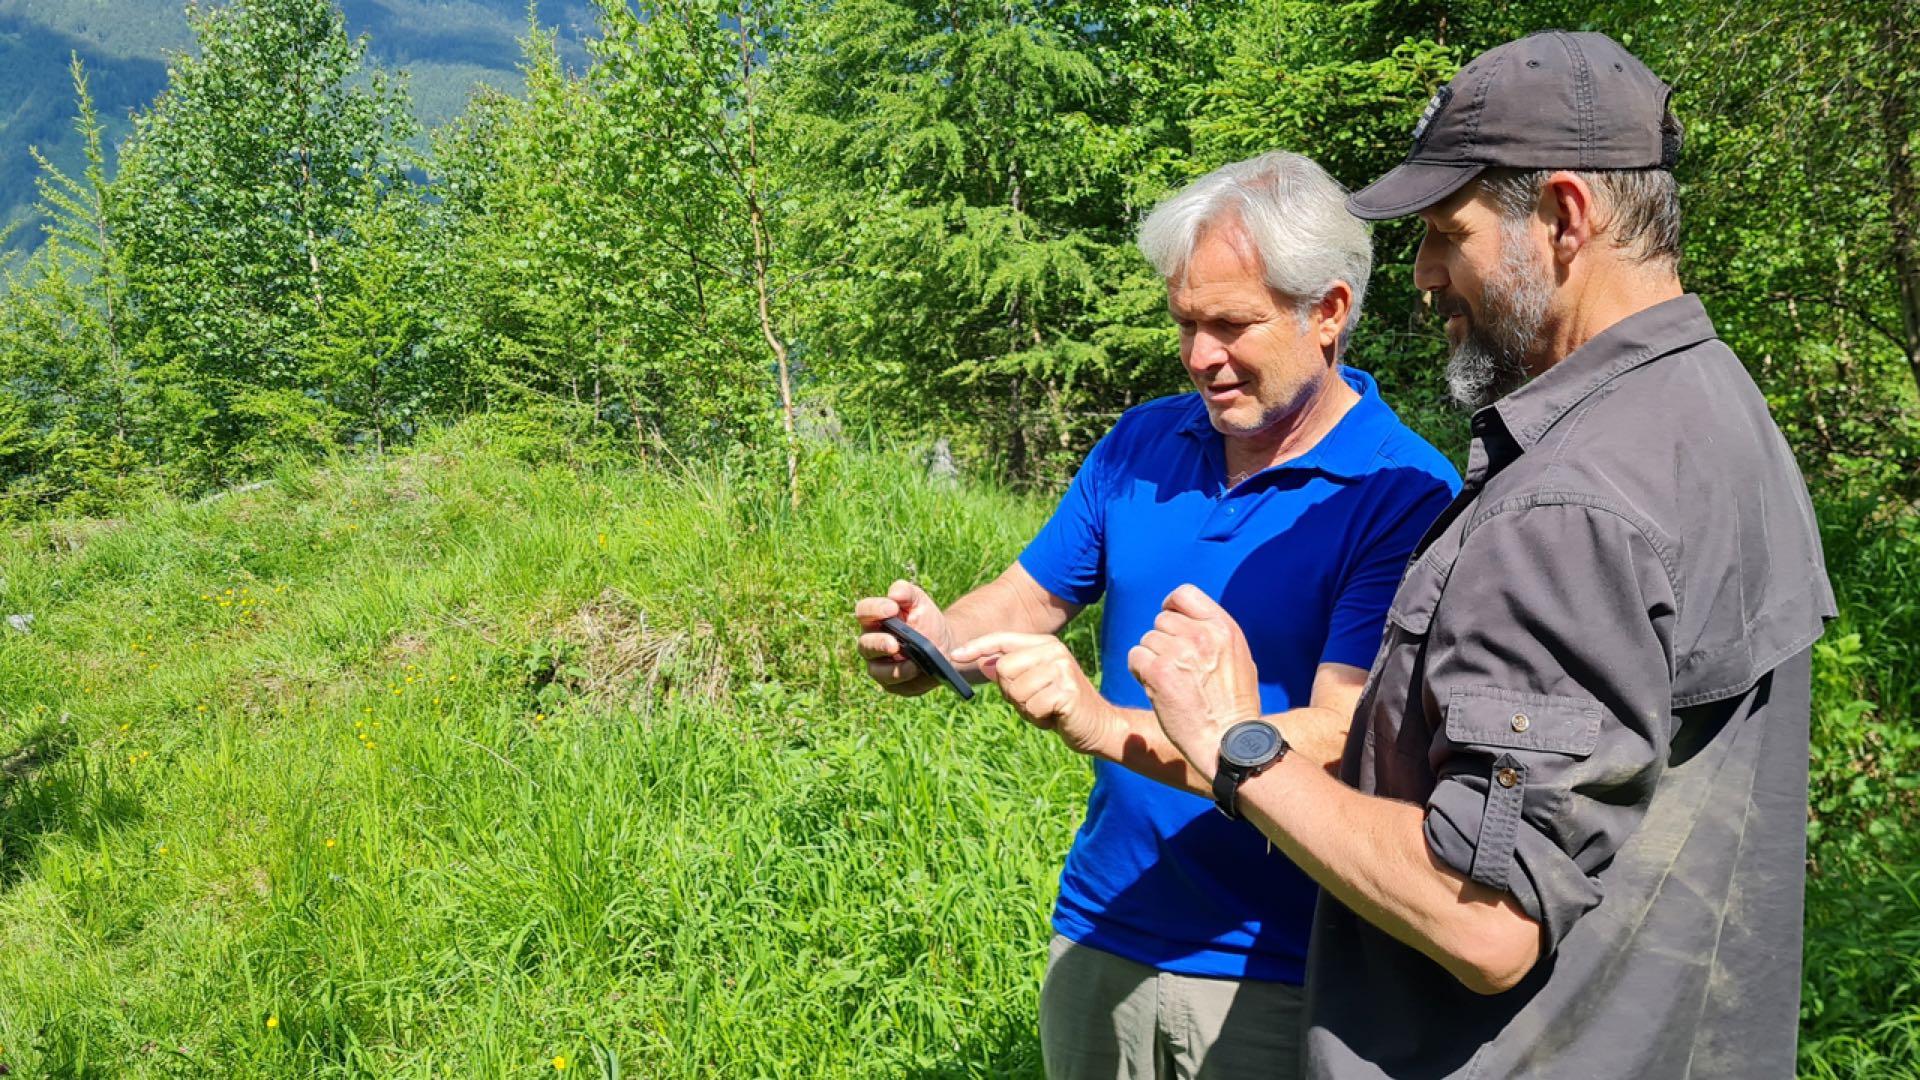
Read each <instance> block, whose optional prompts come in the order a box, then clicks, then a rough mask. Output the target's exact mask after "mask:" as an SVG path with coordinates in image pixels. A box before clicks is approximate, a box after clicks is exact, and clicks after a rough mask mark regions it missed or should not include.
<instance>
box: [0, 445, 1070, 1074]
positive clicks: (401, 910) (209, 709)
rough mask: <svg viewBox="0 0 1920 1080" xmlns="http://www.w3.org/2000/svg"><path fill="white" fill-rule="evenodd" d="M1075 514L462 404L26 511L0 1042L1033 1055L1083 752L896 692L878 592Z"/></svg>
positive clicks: (5, 672) (314, 1059)
mask: <svg viewBox="0 0 1920 1080" xmlns="http://www.w3.org/2000/svg"><path fill="white" fill-rule="evenodd" d="M1040 512H1041V510H1040V508H1039V507H1038V506H1037V505H1036V504H1034V503H1032V502H1028V501H1022V500H1018V499H1015V498H1012V497H1009V496H1005V495H1001V494H997V493H994V492H991V491H987V490H982V489H976V488H960V489H952V490H939V489H935V488H933V487H931V486H929V485H927V484H925V483H923V482H920V481H919V480H918V479H917V470H916V469H914V468H913V467H912V466H911V465H910V464H908V463H907V462H905V461H901V460H894V459H890V458H884V457H881V458H866V457H860V458H849V459H845V460H842V461H839V462H837V463H836V462H827V463H825V464H824V465H823V466H822V469H821V471H820V473H819V475H817V476H816V490H815V491H813V492H812V493H811V496H810V498H809V501H808V503H807V506H806V508H805V509H803V510H802V511H800V512H797V513H796V512H793V511H790V510H789V509H787V508H786V507H785V505H784V502H783V497H782V493H780V492H779V491H777V490H769V491H766V492H762V491H760V490H757V489H754V488H745V489H742V488H737V487H734V486H731V485H730V484H729V482H728V481H726V480H725V479H723V478H721V477H718V476H714V475H706V474H683V475H679V476H676V477H664V476H660V475H648V474H641V473H635V472H630V471H618V470H604V471H592V470H589V471H585V472H581V471H575V470H569V469H563V468H555V467H546V468H542V467H530V466H527V465H523V464H517V463H514V462H512V461H510V460H509V459H506V458H503V457H501V456H499V455H497V454H494V453H492V452H491V451H490V450H489V449H488V448H487V447H485V446H484V445H476V444H475V443H474V442H473V441H472V440H468V441H464V442H463V441H462V440H461V439H460V438H458V437H454V438H451V439H448V440H443V441H442V442H441V443H440V444H438V445H436V446H434V447H433V448H431V449H430V450H428V451H426V452H424V453H420V454H417V455H414V456H410V457H407V458H403V459H399V460H396V461H390V462H386V463H384V464H380V465H376V466H374V467H371V468H367V467H353V468H336V469H332V470H323V471H315V472H299V471H290V472H288V473H286V474H284V475H282V476H281V477H279V478H278V481H277V482H276V483H274V484H271V485H268V486H266V487H262V488H260V489H257V490H254V491H250V492H246V493H242V494H235V495H231V496H228V497H226V498H222V499H219V500H216V501H213V502H210V503H206V504H202V505H195V506H161V507H157V508H154V509H152V510H150V511H147V512H143V513H141V514H138V515H136V516H134V517H132V518H130V519H129V520H127V521H125V522H121V523H114V524H101V525H87V526H70V525H58V524H50V525H45V526H40V527H36V528H35V529H33V530H31V531H29V532H27V533H25V534H22V535H21V536H19V537H18V538H17V539H16V541H15V542H14V543H12V544H10V545H8V547H7V549H6V552H5V554H4V556H0V576H4V578H5V587H4V591H0V600H3V602H4V605H5V607H6V608H7V613H21V614H27V613H30V614H32V615H33V618H34V621H33V624H32V627H31V630H30V632H27V633H20V632H17V631H13V630H8V629H5V628H4V627H0V634H4V635H5V637H4V638H0V642H3V644H0V711H3V712H4V720H0V752H3V753H4V755H5V756H4V758H0V1061H5V1062H7V1063H9V1064H11V1065H12V1066H13V1068H14V1069H15V1071H16V1073H17V1074H22V1075H40V1074H49V1075H132V1076H148V1075H153V1076H158V1075H187V1074H191V1075H209V1074H230V1075H289V1076H292V1075H298V1076H333V1075H367V1074H372V1075H382V1076H389V1075H401V1076H407V1075H418V1076H427V1075H484V1076H501V1075H541V1074H551V1073H554V1072H556V1071H564V1072H565V1073H567V1074H572V1073H575V1072H586V1073H589V1074H598V1073H600V1072H602V1071H605V1072H606V1073H607V1074H609V1075H611V1074H612V1073H614V1072H615V1071H616V1070H617V1071H619V1072H620V1073H622V1074H624V1075H631V1076H696V1075H724V1076H783V1075H793V1074H812V1075H863V1076H974V1075H998V1074H1009V1073H1010V1074H1020V1073H1027V1074H1030V1073H1032V1072H1033V1071H1034V1070H1035V1068H1036V1066H1037V1054H1036V1051H1035V1047H1034V1039H1033V1035H1032V1028H1033V1019H1032V1009H1033V995H1034V988H1035V986H1036V983H1037V979H1038V975H1039V971H1040V965H1041V963H1042V957H1043V949H1044V945H1045V941H1046V931H1045V916H1046V912H1047V909H1048V905H1049V903H1050V899H1051V895H1052V889H1053V880H1054V875H1055V873H1056V872H1057V866H1058V860H1059V856H1060V854H1061V852H1062V851H1063V850H1064V848H1065V846H1066V844H1067V842H1068V839H1069V837H1070V835H1071V832H1072V830H1073V828H1074V827H1075V825H1076V824H1077V817H1078V809H1079V804H1080V801H1081V799H1082V798H1083V797H1084V785H1085V782H1086V770H1085V767H1084V765H1082V764H1081V763H1079V762H1077V761H1075V760H1072V759H1071V758H1070V756H1069V755H1067V754H1066V753H1065V752H1063V751H1061V750H1060V749H1059V748H1058V747H1057V745H1054V744H1052V742H1051V740H1049V739H1046V738H1044V737H1041V736H1039V735H1038V734H1037V733H1035V732H1033V731H1031V730H1030V729H1027V728H1026V727H1025V726H1024V725H1022V724H1021V723H1020V722H1019V721H1018V720H1017V719H1016V718H1015V717H1014V716H1013V715H1012V713H1011V712H1009V711H1008V710H1007V709H1006V707H1005V706H1004V705H1002V704H1000V703H998V702H997V701H982V702H979V703H976V704H974V705H973V706H964V705H961V704H960V703H958V701H957V699H953V698H951V697H948V696H929V697H927V698H924V699H919V700H916V701H897V700H892V699H888V698H885V697H883V696H882V695H881V694H879V693H878V692H877V691H875V690H873V689H872V688H871V687H870V686H868V685H866V684H865V683H864V682H863V679H862V678H861V677H860V676H859V665H858V664H857V662H856V661H855V660H854V658H853V655H852V652H851V641H852V635H851V632H850V626H851V617H850V609H851V604H852V601H853V599H854V598H855V597H857V596H859V595H863V594H865V593H867V592H870V591H873V590H877V589H883V588H884V587H885V585H886V583H887V582H888V581H890V580H892V578H894V577H895V576H900V575H907V574H911V575H913V576H915V577H917V578H918V579H920V580H921V581H923V582H925V583H927V584H928V586H929V587H930V588H932V589H933V590H934V591H935V592H936V593H937V594H945V595H951V594H953V593H955V592H957V591H959V590H962V589H964V588H966V587H968V586H970V585H972V584H974V583H976V582H978V581H980V580H982V579H983V578H985V577H987V576H989V575H991V574H992V573H994V572H996V571H997V570H998V569H1000V568H1001V567H1003V566H1004V565H1005V563H1006V562H1007V561H1008V560H1010V559H1011V558H1012V557H1013V555H1014V554H1015V553H1016V552H1017V550H1018V548H1019V545H1020V544H1021V543H1022V542H1023V541H1024V540H1025V539H1026V538H1027V537H1028V536H1029V535H1030V534H1031V532H1032V530H1033V529H1034V528H1035V527H1036V525H1037V524H1038V520H1039V514H1040ZM561 1065H564V1070H557V1067H558V1066H561Z"/></svg>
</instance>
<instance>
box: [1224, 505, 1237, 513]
mask: <svg viewBox="0 0 1920 1080" xmlns="http://www.w3.org/2000/svg"><path fill="white" fill-rule="evenodd" d="M1239 509H1240V508H1239V507H1237V506H1229V507H1227V513H1229V514H1231V513H1234V512H1235V511H1237V510H1239Z"/></svg>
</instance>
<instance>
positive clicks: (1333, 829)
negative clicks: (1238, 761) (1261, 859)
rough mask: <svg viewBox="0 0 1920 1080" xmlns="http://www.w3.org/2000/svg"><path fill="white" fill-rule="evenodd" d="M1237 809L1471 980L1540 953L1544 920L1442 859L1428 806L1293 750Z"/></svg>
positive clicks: (1405, 937) (1245, 790)
mask: <svg viewBox="0 0 1920 1080" xmlns="http://www.w3.org/2000/svg"><path fill="white" fill-rule="evenodd" d="M1291 715H1292V714H1291V713H1289V714H1288V716H1291ZM1240 810H1241V813H1242V814H1243V815H1245V816H1246V817H1247V818H1248V819H1249V820H1250V821H1252V822H1253V823H1254V825H1255V826H1256V827H1258V828H1259V829H1260V831H1261V832H1262V833H1265V834H1266V835H1267V837H1268V838H1269V839H1271V840H1272V841H1273V842H1274V843H1275V844H1276V845H1278V846H1279V847H1280V849H1281V850H1282V851H1284V852H1285V853H1286V855H1287V857H1288V858H1290V859H1292V860H1293V862H1294V864H1295V865H1297V866H1299V867H1300V868H1301V869H1302V870H1305V871H1306V872H1307V874H1308V876H1310V877H1312V878H1313V879H1314V880H1315V881H1316V882H1318V883H1319V884H1320V886H1321V887H1322V888H1324V889H1326V890H1327V891H1328V892H1330V893H1332V894H1333V896H1334V897H1335V898H1336V899H1338V900H1339V901H1340V902H1341V903H1342V904H1345V905H1346V906H1347V907H1348V908H1349V909H1351V910H1352V911H1353V912H1354V914H1356V915H1358V916H1360V917H1361V918H1363V919H1365V920H1367V921H1368V922H1370V923H1372V924H1373V925H1375V926H1377V927H1379V928H1380V929H1382V930H1384V931H1386V932H1387V933H1389V934H1391V935H1393V937H1395V938H1396V939H1398V940H1399V941H1401V942H1402V943H1404V944H1406V945H1408V946H1411V947H1412V948H1415V949H1418V950H1420V951H1421V952H1422V953H1425V954H1426V955H1427V956H1428V957H1431V958H1432V959H1433V960H1434V961H1435V962H1436V963H1438V964H1440V965H1441V966H1442V967H1444V968H1446V969H1447V970H1448V971H1449V972H1451V973H1452V974H1453V975H1454V977H1455V978H1457V979H1459V980H1460V981H1461V982H1462V983H1463V984H1465V985H1466V986H1467V987H1468V988H1470V989H1473V990H1475V991H1478V992H1480V993H1494V992H1497V991H1500V990H1504V989H1506V988H1508V987H1510V986H1512V985H1513V984H1514V983H1516V982H1518V981H1519V979H1520V978H1521V977H1522V976H1524V975H1525V974H1526V973H1527V971H1528V970H1530V969H1531V968H1532V967H1533V965H1534V963H1535V961H1537V960H1538V959H1539V955H1540V932H1539V926H1538V924H1537V923H1535V922H1533V920H1532V919H1530V918H1528V917H1527V915H1526V914H1525V912H1523V911H1522V910H1521V909H1520V906H1519V904H1518V902H1517V901H1515V900H1514V899H1513V897H1512V896H1510V895H1508V894H1507V893H1505V892H1501V891H1498V890H1495V889H1490V888H1488V887H1486V886H1484V885H1480V884H1478V883H1476V882H1473V881H1470V880H1468V879H1467V878H1466V877H1465V876H1464V875H1462V874H1460V873H1459V872H1458V871H1456V870H1454V869H1453V868H1452V867H1450V866H1447V865H1446V864H1444V863H1442V862H1440V861H1439V860H1438V859H1437V858H1436V857H1435V856H1434V855H1433V852H1432V849H1430V848H1429V847H1428V846H1427V841H1426V834H1425V811H1424V810H1423V809H1422V808H1421V807H1418V806H1415V805H1413V804H1411V803H1403V802H1396V801H1394V800H1391V799H1382V798H1376V797H1374V796H1371V795H1363V794H1361V793H1360V792H1358V791H1355V790H1354V789H1353V788H1351V787H1348V786H1347V785H1346V784H1343V783H1341V782H1340V781H1339V780H1337V779H1334V778H1333V777H1331V776H1329V775H1328V774H1327V772H1326V771H1325V769H1323V768H1316V767H1315V763H1314V762H1312V761H1310V760H1308V759H1307V758H1305V757H1295V756H1294V755H1292V754H1288V755H1287V756H1286V757H1284V758H1282V759H1281V760H1280V761H1279V762H1278V763H1277V764H1275V765H1274V767H1273V768H1271V769H1269V770H1267V771H1266V772H1265V773H1262V774H1261V775H1259V776H1257V777H1254V778H1253V779H1251V780H1249V781H1247V782H1246V783H1245V784H1243V785H1241V788H1240Z"/></svg>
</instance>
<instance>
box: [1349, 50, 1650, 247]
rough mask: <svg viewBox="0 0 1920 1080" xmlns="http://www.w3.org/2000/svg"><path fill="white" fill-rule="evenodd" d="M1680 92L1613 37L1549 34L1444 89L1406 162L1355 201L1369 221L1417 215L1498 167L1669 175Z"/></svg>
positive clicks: (1480, 62) (1478, 65)
mask: <svg viewBox="0 0 1920 1080" xmlns="http://www.w3.org/2000/svg"><path fill="white" fill-rule="evenodd" d="M1672 93H1673V90H1672V88H1671V87H1669V86H1668V85H1667V84H1666V83H1663V82H1661V81H1660V80H1659V78H1658V77H1656V76H1655V75H1654V73H1653V72H1651V71H1649V70H1647V66H1646V65H1645V64H1642V63H1641V62H1640V60H1639V58H1638V57H1636V56H1634V55H1633V54H1632V53H1630V52H1628V51H1627V50H1626V49H1625V48H1624V47H1623V46H1622V45H1621V44H1620V43H1619V42H1617V41H1615V40H1613V39H1612V38H1610V37H1608V36H1607V35H1605V34H1597V33H1592V32H1589V31H1582V32H1579V33H1568V32H1566V31H1564V30H1543V31H1541V32H1539V33H1537V34H1529V35H1527V36H1526V37H1523V38H1521V39H1519V40H1518V41H1509V42H1507V43H1506V44H1505V45H1499V46H1495V47H1494V48H1491V49H1488V50H1487V51H1486V52H1484V53H1481V54H1480V55H1479V56H1477V57H1475V58H1474V59H1473V60H1471V61H1469V62H1468V63H1467V66H1466V67H1465V68H1463V69H1461V71H1460V73H1459V74H1457V75H1455V76H1454V77H1453V81H1452V82H1450V83H1448V84H1447V85H1445V86H1443V87H1441V88H1440V91H1439V93H1436V94H1435V95H1433V100H1432V101H1429V102H1428V103H1427V109H1426V112H1425V113H1423V114H1422V115H1421V117H1420V122H1419V123H1418V124H1416V125H1414V129H1413V149H1412V150H1411V151H1410V152H1409V153H1408V154H1407V160H1406V161H1404V162H1402V163H1401V164H1399V165H1398V166H1396V167H1395V168H1394V169H1393V171H1391V172H1389V173H1387V175H1385V176H1383V177H1381V178H1380V179H1378V180H1376V181H1374V182H1373V183H1372V184H1370V185H1368V186H1367V187H1365V188H1362V189H1361V190H1359V191H1356V192H1354V193H1353V195H1352V196H1350V197H1349V198H1348V199H1347V209H1348V210H1349V211H1351V212H1352V213H1353V215H1354V216H1355V217H1360V218H1366V219H1368V220H1370V221H1384V220H1386V219H1388V218H1397V217H1404V216H1406V215H1407V214H1413V213H1418V212H1419V211H1421V210H1424V209H1426V208H1427V207H1429V206H1432V205H1433V204H1435V203H1437V202H1439V201H1441V200H1442V199H1445V198H1446V197H1447V196H1449V195H1452V194H1453V193H1454V192H1456V191H1458V190H1460V189H1461V188H1462V187H1464V186H1466V184H1467V182H1468V181H1470V180H1472V179H1473V178H1474V177H1476V176H1479V175H1480V174H1481V173H1482V172H1484V171H1485V170H1487V169H1489V168H1513V169H1580V170H1587V169H1596V170H1597V169H1671V168H1673V165H1674V161H1675V160H1676V159H1677V158H1678V157H1679V155H1680V144H1679V139H1678V138H1677V136H1673V135H1668V134H1667V133H1666V132H1665V129H1664V128H1663V126H1662V124H1661V118H1662V117H1663V116H1664V115H1665V114H1666V111H1667V98H1668V97H1669V96H1670V95H1671V94H1672Z"/></svg>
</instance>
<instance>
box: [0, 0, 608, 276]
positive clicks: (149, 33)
mask: <svg viewBox="0 0 1920 1080" xmlns="http://www.w3.org/2000/svg"><path fill="white" fill-rule="evenodd" d="M339 6H340V8H341V9H342V10H343V11H344V13H345V15H346V20H347V31H348V32H349V33H351V34H353V35H355V36H359V35H363V34H364V35H366V38H367V55H368V58H369V59H370V60H372V61H373V62H374V63H376V64H378V65H379V66H381V67H382V68H385V69H387V70H390V71H392V70H404V71H406V72H407V73H408V80H407V84H408V91H409V93H410V94H411V95H412V97H413V102H414V112H415V115H417V116H418V117H419V118H420V121H421V123H423V124H424V125H426V126H428V127H433V126H437V125H439V124H442V123H445V122H446V121H447V120H449V119H452V118H453V117H454V116H457V115H459V113H460V111H461V110H462V109H463V108H464V107H465V105H466V101H467V98H468V96H469V94H471V92H472V91H473V88H474V87H475V86H476V85H479V84H486V85H489V86H494V87H497V88H500V89H504V90H517V89H518V87H519V85H520V73H519V70H518V64H519V63H520V38H521V36H523V35H524V34H525V33H526V28H527V7H526V5H525V3H523V2H521V0H343V2H340V3H339ZM537 17H538V19H539V22H540V24H541V25H542V26H546V27H557V28H558V29H559V31H560V36H561V43H562V50H563V53H564V54H565V55H566V56H567V58H568V60H569V61H570V62H580V61H583V60H584V50H583V49H582V48H581V46H580V42H581V41H583V40H584V39H585V38H586V36H587V35H588V33H589V31H590V28H591V26H592V22H593V9H592V7H591V5H590V4H589V3H587V2H586V0H540V2H539V5H538V9H537ZM192 47H193V35H192V33H191V31H189V29H188V27H187V19H186V8H185V5H184V4H183V3H182V2H181V0H0V222H18V223H19V224H18V227H17V228H16V229H15V231H14V234H13V235H12V237H10V238H9V241H8V243H7V247H9V248H12V249H14V250H21V249H29V248H32V247H35V246H37V245H38V244H39V242H40V228H39V223H38V221H37V220H34V219H33V215H32V212H31V211H32V207H33V203H34V199H35V191H34V177H35V176H36V175H38V167H37V166H36V165H35V164H34V161H33V157H32V155H31V154H30V153H29V152H28V148H29V147H37V148H39V150H40V152H41V153H43V154H45V155H46V156H47V157H48V158H49V159H51V160H52V161H53V162H54V163H55V164H57V165H59V166H60V167H61V168H62V169H65V170H67V171H68V172H70V173H71V172H77V171H78V170H79V169H80V167H81V164H82V163H81V160H80V144H79V141H78V139H77V138H76V136H75V135H74V133H73V115H74V102H73V87H72V84H71V82H70V81H69V78H68V73H67V65H68V60H69V57H71V56H72V55H74V54H78V55H79V57H80V60H81V62H82V63H83V64H85V65H86V69H87V76H88V82H89V84H90V88H91V90H92V92H93V96H94V102H95V104H96V106H97V107H98V109H99V112H100V117H101V119H102V120H103V121H104V122H105V123H106V126H107V134H108V139H109V142H110V143H112V144H113V145H114V146H118V144H119V142H120V141H121V140H122V139H124V138H126V135H127V132H128V131H129V130H130V129H131V126H132V124H131V117H132V114H133V112H134V111H135V110H136V109H140V108H144V107H145V106H146V105H147V104H148V103H150V102H151V101H152V100H153V99H154V97H155V95H157V94H159V93H160V91H161V90H163V89H165V87H166V81H167V59H168V57H170V56H174V55H178V54H180V53H182V52H185V51H187V50H189V49H191V48H192Z"/></svg>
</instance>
